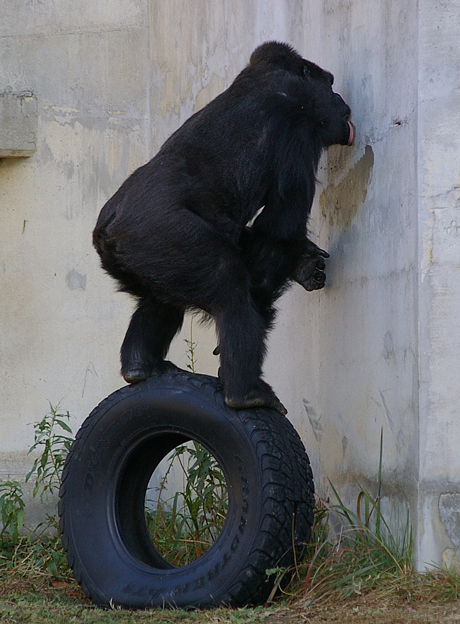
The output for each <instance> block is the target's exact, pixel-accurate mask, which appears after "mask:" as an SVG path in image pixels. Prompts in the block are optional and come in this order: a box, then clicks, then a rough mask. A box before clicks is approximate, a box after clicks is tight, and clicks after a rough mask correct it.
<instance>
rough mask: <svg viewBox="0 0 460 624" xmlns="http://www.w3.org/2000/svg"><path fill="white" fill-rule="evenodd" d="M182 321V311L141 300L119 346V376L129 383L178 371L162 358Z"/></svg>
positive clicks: (144, 299)
mask: <svg viewBox="0 0 460 624" xmlns="http://www.w3.org/2000/svg"><path fill="white" fill-rule="evenodd" d="M183 319H184V312H183V310H180V309H178V308H175V307H172V306H167V305H164V304H162V303H160V302H158V301H155V300H152V299H147V298H143V299H140V301H139V303H138V306H137V309H136V311H135V312H134V314H133V316H132V318H131V322H130V324H129V327H128V331H127V332H126V336H125V339H124V341H123V344H122V346H121V374H122V375H123V377H124V378H125V380H126V381H127V382H128V383H138V382H139V381H143V380H144V379H147V377H151V376H152V375H154V374H162V373H165V372H168V371H170V370H176V369H177V368H176V367H175V366H174V364H172V363H171V362H166V361H165V359H164V358H165V357H166V354H167V352H168V349H169V345H170V343H171V340H172V339H173V338H174V336H175V335H176V334H177V332H178V331H179V330H180V328H181V327H182V322H183Z"/></svg>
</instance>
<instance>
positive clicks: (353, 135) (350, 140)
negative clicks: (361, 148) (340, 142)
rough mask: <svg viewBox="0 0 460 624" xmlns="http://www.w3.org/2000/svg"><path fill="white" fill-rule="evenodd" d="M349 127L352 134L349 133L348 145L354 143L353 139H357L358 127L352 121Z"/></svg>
mask: <svg viewBox="0 0 460 624" xmlns="http://www.w3.org/2000/svg"><path fill="white" fill-rule="evenodd" d="M348 127H349V129H350V134H349V135H348V143H347V145H353V141H354V140H355V134H356V129H355V127H354V125H353V124H352V123H351V121H349V122H348Z"/></svg>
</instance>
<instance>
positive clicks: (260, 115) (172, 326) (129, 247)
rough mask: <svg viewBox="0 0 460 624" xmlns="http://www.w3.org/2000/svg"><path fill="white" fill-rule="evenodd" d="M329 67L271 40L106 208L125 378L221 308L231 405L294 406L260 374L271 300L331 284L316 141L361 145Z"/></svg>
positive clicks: (102, 231) (160, 360) (104, 244)
mask: <svg viewBox="0 0 460 624" xmlns="http://www.w3.org/2000/svg"><path fill="white" fill-rule="evenodd" d="M333 81H334V78H333V76H332V74H330V73H329V72H327V71H324V70H323V69H321V68H320V67H318V66H317V65H315V64H314V63H311V62H309V61H307V60H305V59H303V58H302V57H301V56H300V55H299V54H298V53H297V52H296V51H295V50H294V49H293V48H292V47H291V46H289V45H287V44H285V43H278V42H268V43H264V44H262V45H261V46H259V47H258V48H256V50H255V51H254V52H253V54H252V55H251V58H250V61H249V64H248V65H247V67H245V68H244V69H243V70H242V71H241V73H240V74H239V75H238V76H237V77H236V79H235V80H234V82H233V83H232V84H231V86H230V87H229V88H228V89H227V90H226V91H224V92H223V93H221V94H220V95H219V96H218V97H217V98H215V99H214V100H213V101H212V102H210V103H209V104H208V105H207V106H205V107H204V108H203V109H202V110H200V111H199V112H197V113H196V114H194V115H193V116H192V117H191V118H190V119H188V120H187V121H186V122H185V123H184V124H183V125H182V126H181V127H180V128H179V129H178V130H177V131H176V132H175V133H174V134H173V135H172V136H171V137H170V138H169V139H168V140H167V141H166V142H165V143H164V145H163V146H162V147H161V149H160V151H159V152H158V153H157V155H156V156H155V157H154V158H153V159H152V160H151V161H150V162H148V163H147V164H146V165H144V166H142V167H140V168H139V169H137V170H136V171H135V172H134V173H133V174H132V175H131V176H130V177H129V178H128V179H127V180H126V181H125V182H124V183H123V185H122V186H121V187H120V189H119V190H118V191H117V192H116V193H115V195H114V196H113V197H112V198H111V199H109V201H108V202H107V203H106V204H105V206H104V207H103V208H102V210H101V213H100V215H99V218H98V221H97V224H96V227H95V229H94V232H93V243H94V246H95V248H96V250H97V252H98V253H99V255H100V259H101V264H102V267H103V269H105V271H107V272H108V273H109V274H110V275H111V276H112V277H114V278H115V279H116V280H117V281H118V283H119V287H120V290H122V291H124V292H128V293H130V294H131V295H133V296H134V297H135V298H136V300H137V308H136V310H135V312H134V314H133V316H132V318H131V321H130V324H129V327H128V330H127V333H126V336H125V338H124V341H123V344H122V347H121V373H122V375H123V377H124V379H125V380H126V381H127V382H128V383H132V384H133V383H137V382H140V381H142V380H144V379H146V378H147V377H149V376H152V375H161V374H163V373H166V372H171V371H173V370H177V368H176V367H175V365H174V364H172V363H171V362H169V361H167V360H165V358H166V355H167V352H168V349H169V345H170V343H171V340H172V339H173V337H174V336H175V334H176V333H177V332H178V331H179V330H180V328H181V326H182V322H183V318H184V313H185V312H186V311H187V310H193V311H201V312H204V313H205V315H206V316H207V317H211V318H212V319H214V321H215V324H216V329H217V335H218V347H217V348H216V351H215V353H216V354H219V355H220V370H219V377H220V383H221V387H222V391H223V394H224V397H225V402H226V404H227V405H228V406H230V407H232V408H235V409H246V408H253V407H267V408H272V409H275V410H278V411H279V412H281V413H282V414H285V413H286V410H285V408H284V406H283V405H282V403H281V402H280V400H279V399H278V397H277V396H276V394H275V393H274V391H273V389H272V388H271V386H270V385H269V384H268V383H266V382H265V381H263V380H262V378H261V375H262V363H263V359H264V355H265V348H266V347H265V340H266V336H267V333H268V331H269V330H270V329H271V328H272V326H273V322H274V318H275V313H276V310H275V307H274V304H275V301H276V300H277V299H278V297H280V295H281V294H282V293H283V292H284V291H285V289H286V288H287V287H288V286H289V285H290V283H292V282H293V281H297V282H299V283H301V284H302V285H303V286H304V287H305V288H306V289H307V290H315V289H318V288H322V287H323V286H324V282H325V273H324V268H325V263H324V258H326V257H328V254H327V253H326V252H325V251H322V250H321V249H319V248H318V247H317V246H316V245H315V244H314V243H313V242H311V241H310V240H309V239H308V238H307V221H308V217H309V213H310V210H311V206H312V202H313V197H314V193H315V184H316V178H315V176H316V172H317V168H318V162H319V158H320V155H321V152H322V150H323V149H324V148H327V147H328V146H330V145H333V144H340V145H352V143H353V140H354V136H355V128H354V126H353V124H352V123H351V122H350V121H349V118H350V108H349V107H348V105H347V104H346V103H345V102H344V100H343V99H342V97H341V96H340V95H339V94H338V93H334V91H333V90H332V84H333Z"/></svg>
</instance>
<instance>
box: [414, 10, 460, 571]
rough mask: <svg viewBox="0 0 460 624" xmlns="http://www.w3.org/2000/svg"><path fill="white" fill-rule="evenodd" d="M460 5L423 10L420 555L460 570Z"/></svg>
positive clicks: (421, 60)
mask: <svg viewBox="0 0 460 624" xmlns="http://www.w3.org/2000/svg"><path fill="white" fill-rule="evenodd" d="M459 17H460V2H459V1H458V0H453V1H452V2H449V3H443V4H442V5H436V4H433V3H431V2H429V0H423V1H422V2H420V34H419V81H420V82H419V107H418V139H419V140H418V154H417V157H418V176H419V186H418V192H419V211H418V215H419V232H418V238H419V241H418V248H419V258H418V261H419V273H418V279H419V283H418V289H419V291H418V309H419V358H420V405H419V409H420V482H419V508H420V514H419V525H418V536H419V540H420V553H421V557H423V560H424V561H426V562H431V561H434V562H439V561H440V553H442V562H443V563H446V564H447V563H449V562H451V560H452V558H454V559H455V560H456V561H455V563H456V565H457V567H458V566H459V565H460V559H459V557H458V554H457V552H458V548H459V547H460V454H459V444H460V418H459V414H458V406H459V404H460V380H459V375H458V370H459V354H460V327H459V312H460V280H459V276H460V273H459V269H460V219H459V205H460V204H459V202H460V46H459V43H460V36H459V32H458V27H457V25H458V23H459Z"/></svg>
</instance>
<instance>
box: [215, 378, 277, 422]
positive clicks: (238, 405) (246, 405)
mask: <svg viewBox="0 0 460 624" xmlns="http://www.w3.org/2000/svg"><path fill="white" fill-rule="evenodd" d="M225 403H226V404H227V405H228V406H229V407H232V408H233V409H251V408H254V407H268V408H269V409H274V410H276V411H277V412H279V413H280V414H282V415H283V416H285V415H286V414H287V409H286V408H285V407H284V405H283V404H282V403H281V401H280V400H279V399H278V397H277V396H276V394H275V393H274V392H273V390H272V388H271V387H270V386H269V385H268V384H267V383H265V382H264V381H262V380H259V383H258V384H257V386H255V387H254V388H253V389H252V390H250V391H249V392H247V393H246V394H245V395H244V396H226V397H225Z"/></svg>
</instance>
